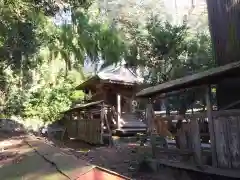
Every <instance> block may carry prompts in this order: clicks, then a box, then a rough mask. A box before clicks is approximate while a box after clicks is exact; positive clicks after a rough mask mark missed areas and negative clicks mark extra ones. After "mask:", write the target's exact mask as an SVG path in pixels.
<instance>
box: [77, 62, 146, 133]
mask: <svg viewBox="0 0 240 180" xmlns="http://www.w3.org/2000/svg"><path fill="white" fill-rule="evenodd" d="M143 87H144V86H143V78H140V77H138V76H137V75H136V74H135V73H134V72H132V71H131V70H130V69H129V68H127V67H125V65H122V66H116V67H115V66H110V67H107V68H105V69H103V70H102V71H100V72H99V73H98V74H96V75H94V76H93V77H91V78H89V79H88V80H86V81H85V82H83V83H82V84H80V85H79V86H78V87H77V88H76V89H77V90H83V91H84V92H85V94H86V96H87V97H88V99H87V98H86V100H88V101H90V102H91V101H99V100H103V101H104V102H105V104H108V105H109V106H111V107H113V109H112V111H114V113H116V118H115V121H116V123H117V124H116V126H117V127H116V129H119V128H120V119H121V118H135V117H134V115H133V114H132V112H133V111H134V105H136V103H137V102H136V101H135V94H136V93H137V92H138V91H139V90H141V89H142V88H143Z"/></svg>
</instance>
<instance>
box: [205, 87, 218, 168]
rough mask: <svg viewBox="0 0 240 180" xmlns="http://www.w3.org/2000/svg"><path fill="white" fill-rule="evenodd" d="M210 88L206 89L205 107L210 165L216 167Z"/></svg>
mask: <svg viewBox="0 0 240 180" xmlns="http://www.w3.org/2000/svg"><path fill="white" fill-rule="evenodd" d="M211 94H212V93H211V86H210V85H209V86H207V87H206V94H205V96H206V105H207V118H208V127H209V134H210V141H211V152H212V164H213V166H214V167H217V151H216V141H215V131H214V123H213V116H212V102H211Z"/></svg>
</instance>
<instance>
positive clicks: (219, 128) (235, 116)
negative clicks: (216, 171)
mask: <svg viewBox="0 0 240 180" xmlns="http://www.w3.org/2000/svg"><path fill="white" fill-rule="evenodd" d="M231 111H232V110H229V111H224V112H220V113H219V114H215V115H214V117H213V120H214V121H213V122H214V133H215V139H216V151H217V152H216V154H217V164H218V167H221V168H240V111H239V112H238V113H236V111H235V113H233V112H232V113H231Z"/></svg>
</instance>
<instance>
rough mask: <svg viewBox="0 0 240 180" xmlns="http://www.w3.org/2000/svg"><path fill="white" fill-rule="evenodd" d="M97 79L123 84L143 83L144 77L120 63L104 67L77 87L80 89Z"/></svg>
mask: <svg viewBox="0 0 240 180" xmlns="http://www.w3.org/2000/svg"><path fill="white" fill-rule="evenodd" d="M96 80H103V81H106V82H108V83H117V84H123V85H135V84H142V83H143V78H141V77H139V76H137V75H136V74H135V73H133V72H132V71H131V70H130V69H129V68H127V67H125V65H122V66H121V65H119V66H108V67H106V68H104V69H103V70H102V71H100V72H99V73H98V74H96V75H94V76H92V77H91V78H89V79H88V80H86V81H85V82H83V83H82V84H80V85H79V86H78V87H77V88H76V89H78V90H80V89H82V88H84V87H86V86H87V85H88V84H91V82H94V81H96Z"/></svg>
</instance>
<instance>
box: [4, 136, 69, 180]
mask: <svg viewBox="0 0 240 180" xmlns="http://www.w3.org/2000/svg"><path fill="white" fill-rule="evenodd" d="M24 138H25V134H23V133H19V132H0V179H1V180H20V179H21V180H32V179H34V180H50V179H51V180H66V177H64V176H63V175H62V174H60V173H59V172H58V171H57V170H56V169H55V168H54V167H53V166H52V165H51V164H50V163H48V162H46V161H45V160H44V159H43V158H42V157H40V156H39V155H38V154H37V153H36V152H34V151H33V149H32V148H30V147H29V146H28V145H27V144H26V143H25V142H24Z"/></svg>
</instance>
